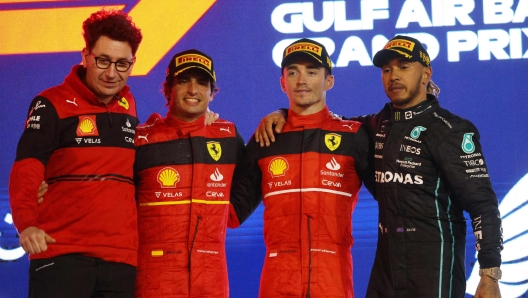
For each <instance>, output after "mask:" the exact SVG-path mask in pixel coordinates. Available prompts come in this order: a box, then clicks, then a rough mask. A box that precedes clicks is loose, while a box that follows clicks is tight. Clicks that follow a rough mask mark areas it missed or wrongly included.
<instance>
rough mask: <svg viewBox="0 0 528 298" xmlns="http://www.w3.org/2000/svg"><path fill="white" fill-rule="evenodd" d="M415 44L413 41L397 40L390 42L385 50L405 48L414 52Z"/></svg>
mask: <svg viewBox="0 0 528 298" xmlns="http://www.w3.org/2000/svg"><path fill="white" fill-rule="evenodd" d="M414 45H415V43H414V42H412V41H408V40H404V39H395V40H391V41H389V42H388V43H387V44H386V45H385V47H384V48H383V49H387V50H388V49H393V48H404V49H407V50H409V51H410V52H412V51H413V50H414Z"/></svg>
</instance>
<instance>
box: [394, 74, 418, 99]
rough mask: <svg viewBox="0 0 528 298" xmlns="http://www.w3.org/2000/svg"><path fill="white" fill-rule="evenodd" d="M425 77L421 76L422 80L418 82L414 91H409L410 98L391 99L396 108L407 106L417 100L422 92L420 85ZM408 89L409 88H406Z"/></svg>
mask: <svg viewBox="0 0 528 298" xmlns="http://www.w3.org/2000/svg"><path fill="white" fill-rule="evenodd" d="M422 78H423V75H420V79H419V80H418V81H417V82H416V85H415V86H414V88H413V89H409V96H407V97H405V98H394V99H393V98H390V97H389V98H390V100H391V102H392V104H393V105H394V106H396V107H401V106H407V105H408V104H409V103H410V102H411V101H413V100H415V99H416V96H418V94H419V92H420V84H421V82H422ZM405 88H406V89H407V87H405Z"/></svg>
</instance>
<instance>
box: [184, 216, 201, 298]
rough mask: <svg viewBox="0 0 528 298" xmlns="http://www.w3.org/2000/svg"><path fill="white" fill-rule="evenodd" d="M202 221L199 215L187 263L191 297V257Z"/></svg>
mask: <svg viewBox="0 0 528 298" xmlns="http://www.w3.org/2000/svg"><path fill="white" fill-rule="evenodd" d="M201 219H202V217H201V216H200V215H198V219H197V220H196V227H195V229H194V235H193V239H192V241H191V247H190V248H189V257H188V258H189V260H188V261H187V267H188V269H187V271H188V273H189V283H188V286H189V295H190V294H191V257H192V251H193V247H194V241H195V240H196V235H198V225H199V224H200V220H201Z"/></svg>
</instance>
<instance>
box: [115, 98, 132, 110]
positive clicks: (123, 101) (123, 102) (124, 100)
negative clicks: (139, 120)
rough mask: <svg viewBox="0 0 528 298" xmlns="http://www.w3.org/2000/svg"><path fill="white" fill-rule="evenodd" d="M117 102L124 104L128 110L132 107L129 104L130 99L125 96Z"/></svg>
mask: <svg viewBox="0 0 528 298" xmlns="http://www.w3.org/2000/svg"><path fill="white" fill-rule="evenodd" d="M117 104H118V105H120V106H122V107H123V108H125V109H127V110H128V108H129V107H130V105H129V104H128V100H126V98H124V97H121V99H120V100H118V101H117Z"/></svg>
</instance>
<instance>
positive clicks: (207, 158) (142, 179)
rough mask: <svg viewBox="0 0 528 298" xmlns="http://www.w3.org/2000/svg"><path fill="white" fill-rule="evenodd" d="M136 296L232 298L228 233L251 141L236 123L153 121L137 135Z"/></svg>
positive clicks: (235, 223) (234, 221)
mask: <svg viewBox="0 0 528 298" xmlns="http://www.w3.org/2000/svg"><path fill="white" fill-rule="evenodd" d="M135 142H136V146H137V153H136V166H135V168H136V174H137V177H136V178H137V179H138V181H137V183H138V184H137V192H138V195H137V200H138V214H139V239H140V243H139V259H138V268H137V280H136V297H229V284H228V276H227V264H226V254H225V237H226V228H227V226H229V227H237V226H239V225H240V223H239V220H238V218H237V216H236V214H235V212H234V209H233V206H232V205H231V204H230V199H229V193H230V188H231V180H232V176H233V172H234V169H235V165H236V163H237V160H238V158H242V156H243V151H244V140H243V139H242V137H241V136H240V134H239V133H238V132H237V130H236V127H235V125H234V124H233V123H231V122H227V121H224V120H218V121H216V122H215V123H213V124H212V125H211V126H205V125H204V117H200V118H199V119H197V120H195V121H194V122H191V123H187V122H183V121H180V120H178V119H176V118H175V117H174V116H172V115H171V114H170V113H168V115H167V117H166V118H162V117H161V116H160V115H159V114H154V115H152V116H151V117H150V118H149V120H148V121H147V123H146V124H144V125H142V126H139V127H138V130H137V134H136V139H135Z"/></svg>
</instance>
